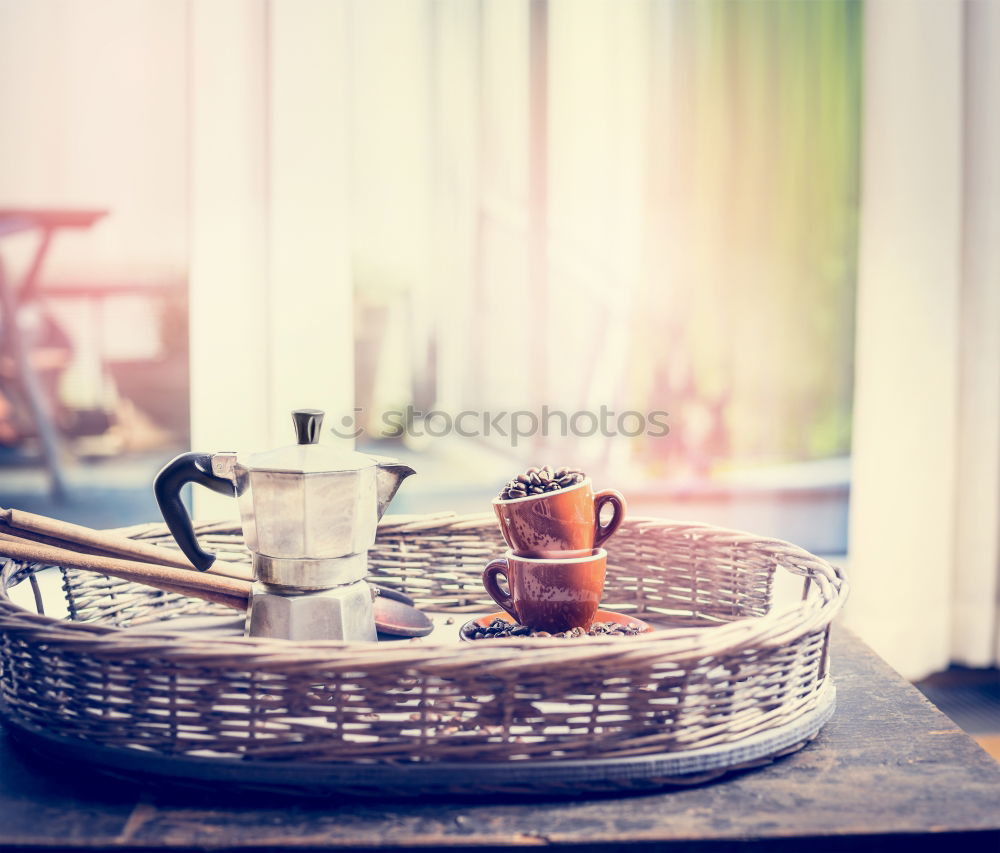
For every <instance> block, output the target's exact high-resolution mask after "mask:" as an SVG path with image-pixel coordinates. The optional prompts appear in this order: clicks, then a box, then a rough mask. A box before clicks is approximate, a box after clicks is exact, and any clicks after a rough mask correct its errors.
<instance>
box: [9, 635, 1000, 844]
mask: <svg viewBox="0 0 1000 853" xmlns="http://www.w3.org/2000/svg"><path fill="white" fill-rule="evenodd" d="M833 655H834V658H833V661H834V670H833V671H834V675H835V677H836V679H837V688H838V698H839V707H838V711H837V713H836V715H835V716H834V718H833V720H832V721H831V722H830V723H829V724H828V725H827V726H826V728H825V729H824V730H823V731H822V732H821V733H820V735H819V737H818V738H817V739H816V740H815V741H814V742H813V743H812V744H810V745H809V746H808V747H806V748H805V749H804V750H802V751H801V752H799V753H796V754H795V755H793V756H791V757H789V758H787V759H784V760H782V761H780V762H779V763H777V764H775V765H773V766H771V767H768V768H765V769H762V770H757V771H753V772H750V773H745V774H743V775H740V776H735V777H731V778H729V779H727V780H724V781H722V782H717V783H714V784H711V785H706V786H703V787H700V788H685V789H679V790H675V791H668V792H665V793H658V794H644V795H640V796H624V797H606V798H603V799H601V798H598V799H579V800H562V801H541V800H539V799H538V798H534V799H532V800H530V801H527V802H523V801H522V802H511V801H507V802H495V801H490V802H485V801H478V802H457V801H423V802H373V801H363V802H352V801H346V802H340V803H328V804H311V805H310V804H306V803H277V802H274V801H268V800H259V799H258V800H256V801H253V802H250V801H246V800H243V799H240V798H232V797H227V796H226V795H225V792H220V795H219V798H218V800H217V801H205V800H204V798H199V799H192V795H191V794H169V795H168V794H164V793H153V792H141V791H137V790H134V789H132V788H130V787H128V786H123V785H119V784H118V783H109V782H104V781H101V780H98V779H95V778H93V777H90V776H83V775H80V774H79V771H77V770H75V769H74V768H72V767H68V766H63V767H58V768H52V767H51V766H50V767H48V768H46V770H45V772H43V771H42V769H41V767H40V765H39V764H37V763H36V762H35V761H34V760H31V761H29V760H27V759H26V758H25V757H24V756H22V755H21V754H20V753H18V752H15V751H14V749H13V748H12V746H11V744H10V740H9V738H8V737H7V736H6V735H2V736H0V845H2V847H3V849H27V848H31V849H34V850H38V849H54V848H61V849H63V848H66V847H73V848H81V849H90V850H96V849H129V850H163V849H170V850H176V849H226V850H255V851H260V850H268V849H296V850H393V849H400V848H407V847H414V848H421V849H424V850H448V851H452V850H475V851H477V853H485V851H492V850H502V849H503V850H509V849H510V848H528V849H538V848H545V847H549V846H551V847H555V848H558V849H560V850H580V851H584V850H586V851H597V850H604V851H612V850H622V849H626V848H627V849H630V850H631V849H635V850H667V851H682V850H683V851H688V850H705V851H730V850H740V851H757V850H765V849H766V850H768V851H770V850H779V851H780V850H809V851H813V853H816V852H817V851H828V850H844V851H852V853H859V851H867V850H886V849H896V848H898V849H904V850H908V851H913V850H920V851H922V850H932V849H933V850H953V851H956V853H957V851H962V853H965V851H978V850H983V851H991V853H997V851H1000V765H998V764H996V763H995V762H994V761H993V760H992V759H991V758H990V757H989V756H988V755H987V754H986V753H985V752H983V751H982V750H981V749H980V748H979V747H978V746H977V745H976V743H975V742H974V741H973V740H971V739H970V738H969V737H968V736H966V735H965V734H963V733H962V732H961V731H960V730H959V729H958V728H956V726H955V725H954V724H953V723H952V722H951V721H950V720H949V719H948V718H947V717H945V716H944V715H943V714H941V713H940V712H938V711H937V710H936V709H935V708H934V707H933V706H932V705H930V704H929V703H928V702H927V701H926V700H925V699H924V698H923V697H922V696H921V695H920V694H919V693H918V692H917V691H916V690H915V689H914V688H913V687H911V686H910V685H909V684H908V683H906V682H905V681H903V679H902V678H900V677H899V676H898V675H897V674H896V673H894V672H893V671H892V670H891V669H890V668H889V667H888V666H887V665H886V664H885V663H884V662H882V661H881V660H880V659H879V658H878V657H876V656H875V655H874V654H873V653H872V652H871V651H870V650H869V649H868V648H867V647H866V646H864V645H863V644H862V643H861V642H859V641H858V640H857V639H855V638H854V637H853V636H851V635H850V634H847V633H846V632H844V631H839V632H838V635H837V636H836V637H835V640H834V643H833ZM50 774H55V775H50Z"/></svg>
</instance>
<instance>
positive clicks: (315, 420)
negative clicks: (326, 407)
mask: <svg viewBox="0 0 1000 853" xmlns="http://www.w3.org/2000/svg"><path fill="white" fill-rule="evenodd" d="M323 414H324V413H323V412H322V411H321V410H320V409H296V410H295V411H294V412H292V423H294V424H295V440H296V441H297V442H298V443H299V444H319V434H320V430H321V429H322V428H323Z"/></svg>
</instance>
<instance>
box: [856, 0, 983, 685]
mask: <svg viewBox="0 0 1000 853" xmlns="http://www.w3.org/2000/svg"><path fill="white" fill-rule="evenodd" d="M864 32H865V55H864V120H863V146H862V147H863V151H862V156H863V167H862V209H861V249H860V253H861V257H860V272H859V283H858V302H857V320H858V328H857V350H856V355H857V377H856V396H855V414H854V418H855V419H854V437H853V452H852V457H853V472H852V499H851V531H850V576H851V579H852V584H853V595H852V600H851V602H850V604H849V606H848V609H847V613H846V615H845V619H846V622H847V623H848V624H849V625H851V626H852V627H854V628H855V629H856V630H857V631H859V633H861V635H862V636H863V637H864V638H865V639H866V640H868V641H869V642H870V643H871V644H872V645H873V646H874V647H875V649H876V651H878V652H879V653H880V654H882V655H883V656H884V657H886V658H887V659H888V660H889V662H890V663H892V664H893V665H894V666H896V668H897V669H899V670H900V671H901V672H902V673H903V674H904V675H906V676H908V677H911V678H919V677H921V676H923V675H926V674H928V673H930V672H933V671H935V670H938V669H941V668H943V667H945V666H947V665H948V663H949V662H951V661H954V662H958V663H962V664H967V665H970V666H989V665H991V664H995V663H996V662H997V660H998V657H1000V647H998V645H1000V644H998V624H1000V618H998V590H1000V571H998V566H1000V110H998V109H997V104H998V103H1000V56H998V52H997V50H996V45H998V44H1000V4H997V3H993V2H989V0H966V2H963V3H940V2H936V0H918V2H914V0H868V2H866V4H865V26H864Z"/></svg>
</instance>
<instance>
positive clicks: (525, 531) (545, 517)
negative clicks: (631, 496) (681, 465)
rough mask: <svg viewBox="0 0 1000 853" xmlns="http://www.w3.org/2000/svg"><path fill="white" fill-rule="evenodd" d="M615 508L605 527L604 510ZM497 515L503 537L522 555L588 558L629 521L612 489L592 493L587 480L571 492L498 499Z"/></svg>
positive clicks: (623, 500)
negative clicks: (623, 522)
mask: <svg viewBox="0 0 1000 853" xmlns="http://www.w3.org/2000/svg"><path fill="white" fill-rule="evenodd" d="M606 504H610V505H611V507H612V510H613V511H612V514H611V518H610V520H609V521H608V523H607V524H604V525H602V524H601V510H602V509H603V508H604V506H605V505H606ZM493 511H494V512H496V514H497V520H498V521H499V522H500V531H501V532H502V533H503V538H504V539H505V540H506V542H507V544H508V545H509V546H510V548H511V550H512V551H514V553H515V554H519V555H520V556H522V557H544V558H547V559H552V558H561V557H585V556H587V555H589V554H591V553H592V552H593V550H594V549H595V548H600V547H601V545H602V544H603V543H604V541H605V540H606V539H607V538H608V537H609V536H610V535H611V534H612V533H614V532H615V531H616V530H617V529H618V525H620V524H621V523H622V520H623V519H624V518H625V498H624V497H622V495H621V493H620V492H616V491H615V490H614V489H606V490H605V491H603V492H598V493H597V494H596V495H595V494H594V488H593V486H592V485H591V482H590V478H589V477H588V478H587V479H586V480H584V481H583V482H582V483H578V484H577V485H575V486H570V487H569V488H568V489H557V490H556V491H554V492H546V493H545V494H543V495H531V496H530V497H526V498H515V499H514V500H512V501H509V500H502V499H501V498H495V499H494V500H493Z"/></svg>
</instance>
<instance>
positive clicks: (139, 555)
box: [0, 509, 251, 580]
mask: <svg viewBox="0 0 1000 853" xmlns="http://www.w3.org/2000/svg"><path fill="white" fill-rule="evenodd" d="M0 530H2V531H3V532H6V533H8V534H9V535H13V536H23V538H25V539H30V540H32V541H34V542H40V543H42V544H46V545H52V546H53V547H57V548H65V549H67V550H71V551H79V552H80V553H90V554H98V555H101V556H114V557H123V558H125V559H129V560H135V561H139V562H143V563H152V564H154V565H159V566H173V567H175V568H178V569H187V570H189V571H194V570H195V569H194V566H192V565H191V563H190V562H189V561H188V559H187V557H185V556H184V555H183V554H182V553H181V552H180V551H173V550H171V549H169V548H161V547H160V546H159V545H151V544H150V543H148V542H141V541H139V540H136V539H129V538H127V537H125V536H122V535H120V534H118V533H109V532H107V531H104V530H93V529H92V528H90V527H84V526H82V525H80V524H71V523H70V522H67V521H60V520H58V519H55V518H48V517H47V516H44V515H36V514H35V513H33V512H25V511H23V510H19V509H0ZM210 571H211V572H212V574H216V575H223V576H225V577H230V578H240V579H243V580H250V579H251V571H250V569H249V568H247V567H246V566H239V565H236V564H234V563H227V562H225V561H224V560H216V561H215V563H214V564H213V565H212V568H211V569H210Z"/></svg>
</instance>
